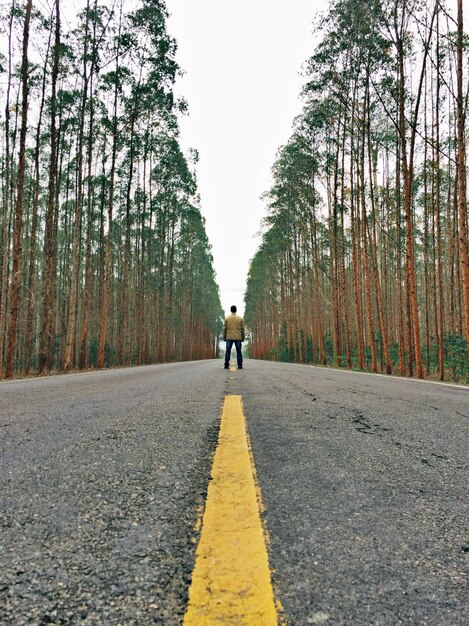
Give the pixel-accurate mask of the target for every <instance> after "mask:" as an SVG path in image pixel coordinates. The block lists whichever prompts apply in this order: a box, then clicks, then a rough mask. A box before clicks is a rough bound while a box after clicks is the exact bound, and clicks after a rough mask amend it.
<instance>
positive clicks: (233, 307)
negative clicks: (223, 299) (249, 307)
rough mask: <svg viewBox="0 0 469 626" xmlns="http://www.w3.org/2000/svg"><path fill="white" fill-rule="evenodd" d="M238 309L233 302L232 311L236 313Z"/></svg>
mask: <svg viewBox="0 0 469 626" xmlns="http://www.w3.org/2000/svg"><path fill="white" fill-rule="evenodd" d="M237 310H238V309H237V308H236V307H235V305H234V304H233V306H232V307H231V309H230V311H231V312H232V313H236V311H237Z"/></svg>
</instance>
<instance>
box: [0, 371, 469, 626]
mask: <svg viewBox="0 0 469 626" xmlns="http://www.w3.org/2000/svg"><path fill="white" fill-rule="evenodd" d="M227 395H231V396H238V397H239V396H241V399H242V405H240V406H242V407H243V408H244V414H245V416H246V420H247V428H248V432H249V436H250V441H251V446H252V454H253V459H254V463H255V466H256V470H257V480H258V483H259V486H260V490H261V492H262V498H263V503H264V506H265V511H264V512H263V514H262V517H263V522H264V526H265V527H266V529H267V532H268V534H269V541H268V543H267V545H268V559H269V563H270V568H271V570H272V583H273V590H274V594H275V597H276V599H277V600H278V601H279V602H280V603H281V605H282V606H283V611H284V619H285V620H286V623H287V624H290V625H292V626H293V625H294V626H301V625H303V624H319V623H321V624H393V625H394V624H397V623H402V624H445V625H447V624H453V625H455V624H467V623H468V617H467V616H468V615H469V594H468V558H469V532H468V531H469V529H468V520H469V506H468V490H467V485H468V484H469V473H468V465H469V463H468V461H469V459H468V441H469V389H465V388H461V387H457V386H449V385H438V384H432V383H424V382H418V381H409V380H402V379H397V378H386V377H381V376H372V375H366V374H359V373H350V372H345V371H343V372H342V371H337V370H331V369H321V368H313V367H308V366H300V365H290V364H278V363H267V362H260V361H252V360H247V361H246V362H245V369H244V370H242V371H224V370H223V369H222V362H221V361H213V360H212V361H201V362H196V363H180V364H171V365H155V366H146V367H138V368H129V369H119V370H112V371H101V372H96V373H90V374H77V375H66V376H57V377H51V378H42V379H34V380H27V381H13V382H4V383H0V452H1V464H0V498H1V541H0V623H1V624H2V625H3V624H14V625H15V626H17V625H20V624H41V625H43V624H85V625H86V624H90V625H91V624H115V625H117V624H152V623H157V624H168V625H172V624H180V623H181V621H182V619H183V616H184V614H185V612H186V607H187V602H188V593H189V584H190V581H191V573H192V571H193V568H194V555H195V548H196V543H197V538H198V534H197V531H196V530H195V528H196V527H197V520H198V519H200V515H201V511H202V507H203V505H204V502H205V498H206V494H207V486H208V484H209V476H210V470H211V465H212V461H213V454H214V451H215V448H216V446H217V438H218V429H219V415H220V408H221V406H222V404H223V402H224V398H225V396H227ZM217 454H218V452H217ZM203 532H204V530H203V529H202V533H203ZM206 623H210V622H209V621H207V622H206ZM231 623H236V622H231ZM239 623H244V622H241V621H240V622H239Z"/></svg>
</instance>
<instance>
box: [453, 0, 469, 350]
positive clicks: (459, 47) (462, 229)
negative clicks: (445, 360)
mask: <svg viewBox="0 0 469 626" xmlns="http://www.w3.org/2000/svg"><path fill="white" fill-rule="evenodd" d="M462 5H463V3H462V0H458V35H457V44H456V58H457V67H456V72H457V85H458V86H457V130H458V157H457V170H458V215H459V257H460V267H461V282H462V291H463V303H464V322H465V331H466V347H467V352H468V354H469V253H468V250H467V244H468V240H467V195H466V142H465V137H464V124H465V105H464V93H463V63H464V61H463V38H464V31H463V28H464V22H463V6H462Z"/></svg>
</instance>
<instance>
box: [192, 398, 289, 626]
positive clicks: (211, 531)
mask: <svg viewBox="0 0 469 626" xmlns="http://www.w3.org/2000/svg"><path fill="white" fill-rule="evenodd" d="M183 624H184V626H204V625H205V626H209V625H210V626H215V625H216V624H219V625H223V624H237V625H239V626H241V625H246V626H248V625H249V626H254V625H257V624H259V625H260V624H262V625H263V626H277V624H278V618H277V611H276V607H275V600H274V593H273V589H272V583H271V576H270V569H269V561H268V556H267V548H266V542H265V538H264V532H263V529H262V523H261V519H260V514H259V503H258V500H257V496H256V483H255V480H254V474H253V465H252V463H251V456H250V453H249V446H248V441H247V435H246V421H245V417H244V414H243V408H242V403H241V396H226V397H225V402H224V405H223V412H222V416H221V425H220V434H219V438H218V446H217V449H216V451H215V457H214V460H213V466H212V475H211V480H210V483H209V487H208V493H207V501H206V505H205V513H204V517H203V522H202V533H201V536H200V540H199V545H198V546H197V551H196V559H195V566H194V571H193V573H192V583H191V587H190V589H189V604H188V607H187V612H186V615H185V617H184V621H183Z"/></svg>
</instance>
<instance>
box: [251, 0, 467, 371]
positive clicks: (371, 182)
mask: <svg viewBox="0 0 469 626" xmlns="http://www.w3.org/2000/svg"><path fill="white" fill-rule="evenodd" d="M440 16H441V19H440ZM444 19H445V21H444ZM452 19H453V18H452V16H451V15H450V12H449V11H448V9H447V7H445V6H444V4H443V3H441V2H433V1H432V0H428V2H417V1H415V2H407V1H404V0H402V1H401V0H395V1H394V0H393V1H389V2H384V3H382V2H378V1H376V2H375V1H374V0H373V1H372V2H364V1H363V2H362V1H361V0H360V1H358V2H357V1H356V0H354V1H351V0H335V1H333V2H331V4H330V6H329V11H328V12H327V14H326V15H325V17H324V19H323V20H322V21H321V22H320V23H319V26H318V32H319V33H320V35H321V39H320V42H319V44H318V45H317V47H316V49H315V51H314V53H313V54H312V56H311V57H310V59H309V62H308V65H307V69H308V79H307V82H306V85H305V87H304V89H303V97H304V99H305V107H304V110H303V113H302V115H300V116H299V117H298V118H297V119H296V121H295V125H294V132H293V134H292V136H291V138H290V140H289V141H288V143H287V144H286V146H284V147H282V148H281V149H280V151H279V154H278V158H277V161H276V163H275V165H274V168H273V174H274V184H273V187H272V190H271V191H270V192H269V194H266V198H267V199H268V203H269V204H268V209H267V210H268V218H267V219H266V221H265V223H266V226H267V230H266V232H265V235H264V242H263V243H262V245H261V248H260V250H259V256H257V255H256V256H255V257H254V259H253V262H252V265H251V271H250V274H249V281H248V287H247V292H246V303H248V301H249V307H248V306H247V308H246V310H247V312H248V314H247V317H248V318H249V319H250V320H251V323H252V324H254V325H255V327H256V332H255V333H253V345H252V352H253V354H255V355H257V356H266V355H269V354H270V355H274V354H276V355H279V354H281V353H282V346H283V341H284V334H286V338H287V349H286V351H284V352H283V356H284V357H285V358H288V359H294V360H300V361H301V360H302V359H303V358H304V355H305V354H306V353H308V355H309V352H308V350H307V349H306V348H307V346H309V345H311V350H312V352H311V355H312V358H313V360H314V361H315V362H322V363H326V362H332V361H333V362H335V364H336V365H342V364H344V363H346V364H347V366H348V367H352V366H354V365H355V366H358V367H359V368H360V369H364V368H365V367H369V366H371V369H372V370H374V371H378V370H379V369H380V370H382V371H386V372H387V373H391V372H392V371H394V370H395V368H398V370H399V372H400V373H401V374H404V373H407V374H408V375H413V373H414V368H415V370H416V374H417V376H419V377H422V376H423V375H424V374H425V373H426V374H428V373H431V374H433V373H436V374H437V375H438V376H439V377H440V378H441V379H442V378H443V377H444V376H445V375H448V374H447V372H448V370H449V371H450V375H453V376H455V377H463V378H464V377H467V376H468V375H469V364H468V361H467V356H466V355H464V357H463V356H462V351H461V349H460V347H459V346H462V345H464V352H465V351H466V349H467V341H466V340H465V339H464V337H463V334H464V333H463V322H462V320H463V318H464V310H465V306H466V304H465V302H466V301H465V296H464V288H465V279H464V271H465V253H466V252H467V239H465V238H466V237H467V233H466V231H465V226H466V223H467V214H466V213H465V212H464V211H465V207H466V202H465V201H462V202H461V197H463V196H464V193H465V192H464V189H462V187H461V184H460V177H458V167H460V165H461V164H462V163H465V155H463V156H462V157H461V156H458V155H459V151H460V150H461V149H465V143H464V142H465V134H464V128H465V119H464V116H461V115H459V117H458V110H459V111H460V112H461V108H460V104H461V102H462V101H461V100H458V99H457V88H456V87H457V69H458V67H459V68H462V67H463V63H462V60H461V63H460V64H459V66H458V63H457V62H456V64H454V61H452V59H453V58H454V57H456V58H457V53H458V41H459V42H460V43H461V45H460V47H459V49H462V48H463V43H462V42H463V40H462V39H461V36H459V39H458V36H457V34H456V35H455V34H454V33H452V32H451V25H452V24H453V23H454V24H457V20H454V22H452ZM443 25H444V26H443ZM461 73H462V79H461V80H462V82H463V83H464V81H467V77H466V76H465V75H464V72H461ZM462 91H464V89H463V90H462ZM462 91H460V93H462ZM444 104H445V105H446V111H444V110H443V105H444ZM458 107H459V109H458ZM458 120H459V126H458ZM458 129H459V138H458V137H457V133H456V130H458ZM308 159H309V160H310V161H311V162H313V161H314V167H313V166H311V164H310V165H308V166H307V167H303V164H304V163H306V162H307V161H308ZM462 172H463V173H462V174H461V177H462V178H463V179H464V181H465V178H466V170H465V167H464V166H463V167H462ZM456 200H458V202H459V205H458V207H459V208H458V207H457V206H456ZM460 207H462V210H463V213H462V214H461V211H460ZM461 215H462V217H461ZM461 222H464V224H463V226H462V228H461ZM274 232H275V233H276V238H278V237H279V236H281V237H280V240H281V242H282V253H281V254H279V255H274V256H273V257H272V262H271V266H269V265H268V264H263V263H262V262H261V260H263V259H265V258H266V256H265V254H264V251H265V249H267V246H266V245H265V243H266V241H267V239H269V240H270V239H271V237H272V234H273V233H274ZM458 239H459V241H458ZM461 242H462V243H461ZM276 272H279V273H280V274H281V276H282V279H281V281H280V282H279V283H278V284H276V283H275V281H273V282H270V283H269V284H271V285H275V289H276V290H277V294H276V296H275V297H272V298H271V300H272V302H273V303H274V302H276V300H277V299H278V301H279V302H280V306H279V311H280V320H279V324H278V329H279V330H278V332H277V334H276V336H274V337H272V338H271V339H269V346H270V347H269V349H264V347H262V348H261V344H262V345H263V342H264V340H265V337H266V336H267V335H262V332H261V324H260V322H259V319H260V311H262V312H263V314H265V315H273V314H274V311H273V310H272V308H269V305H268V300H267V299H266V298H264V296H263V295H261V294H263V293H264V291H263V290H261V291H260V293H259V296H256V292H255V291H254V290H253V287H252V286H253V285H256V286H257V285H258V284H259V281H258V280H257V275H258V274H262V276H263V279H265V276H266V274H267V275H268V276H272V278H273V276H274V275H275V273H276ZM288 296H290V300H289V299H288ZM312 296H314V298H313V299H312ZM313 301H314V302H315V304H314V306H312V304H313ZM284 302H286V303H287V305H286V306H285V304H284ZM445 303H447V306H445ZM306 312H308V313H309V314H311V312H313V319H312V320H311V323H310V324H309V323H308V324H307V323H305V320H306V318H307V317H308V315H307V313H306ZM352 320H353V321H352ZM298 329H301V332H299V333H298V332H297V331H298ZM295 335H296V339H294V336H295ZM423 337H424V338H425V341H424V344H422V339H423ZM295 342H296V345H295ZM461 342H463V343H461ZM321 343H322V345H321ZM290 348H291V349H290ZM423 357H424V359H425V371H424V368H423Z"/></svg>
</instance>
